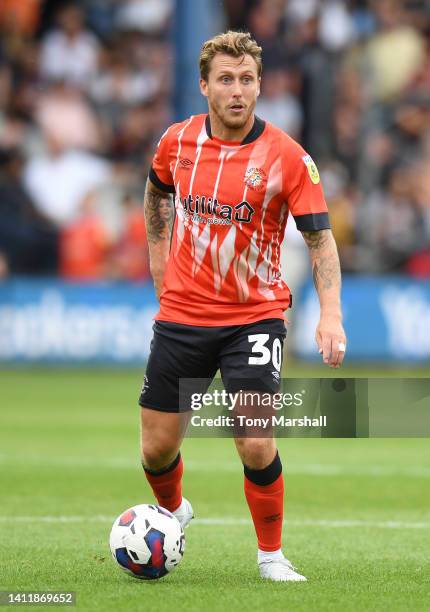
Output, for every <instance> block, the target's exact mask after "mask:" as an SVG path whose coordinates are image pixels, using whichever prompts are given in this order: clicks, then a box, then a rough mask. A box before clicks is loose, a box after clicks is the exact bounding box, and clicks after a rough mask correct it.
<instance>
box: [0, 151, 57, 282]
mask: <svg viewBox="0 0 430 612" xmlns="http://www.w3.org/2000/svg"><path fill="white" fill-rule="evenodd" d="M22 167H23V159H22V156H21V154H20V153H19V151H18V150H17V149H9V150H7V149H3V150H2V151H1V153H0V278H1V277H2V276H3V277H4V276H5V275H6V273H9V274H45V275H49V274H56V273H57V266H58V231H57V229H56V228H55V226H54V225H53V224H52V223H51V222H50V221H49V219H47V218H46V217H44V216H43V215H42V214H41V213H40V212H39V211H38V210H37V209H36V207H35V206H34V203H33V202H32V200H31V198H30V196H29V194H28V193H27V192H26V190H25V188H24V186H23V184H22Z"/></svg>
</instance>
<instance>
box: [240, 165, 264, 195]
mask: <svg viewBox="0 0 430 612" xmlns="http://www.w3.org/2000/svg"><path fill="white" fill-rule="evenodd" d="M266 181H267V176H266V173H265V172H264V170H263V169H262V168H248V170H247V171H246V173H245V177H244V183H245V185H247V186H248V187H250V188H251V189H254V191H260V190H261V189H263V188H264V185H265V183H266Z"/></svg>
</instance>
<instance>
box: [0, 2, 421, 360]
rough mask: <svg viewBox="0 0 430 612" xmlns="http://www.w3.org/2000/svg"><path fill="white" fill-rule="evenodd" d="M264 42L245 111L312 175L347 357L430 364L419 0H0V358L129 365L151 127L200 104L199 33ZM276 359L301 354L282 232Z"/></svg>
mask: <svg viewBox="0 0 430 612" xmlns="http://www.w3.org/2000/svg"><path fill="white" fill-rule="evenodd" d="M227 27H230V28H247V29H249V30H250V31H251V32H252V34H253V35H254V36H255V38H256V39H257V41H258V42H259V43H261V45H262V46H263V49H264V57H263V59H264V74H263V87H262V95H261V97H260V100H259V103H258V107H257V113H258V114H259V115H260V116H261V117H263V118H264V119H267V120H269V121H272V122H273V123H274V124H276V125H277V126H279V127H280V128H282V129H284V130H285V131H286V132H288V133H289V134H291V135H292V136H293V137H294V138H296V139H298V140H299V141H300V142H301V143H302V144H303V146H304V147H305V148H306V149H307V150H308V151H309V152H310V153H311V155H312V156H313V158H314V159H315V161H316V162H317V163H318V165H319V168H320V174H321V176H322V181H323V185H324V188H325V193H326V197H327V200H328V205H329V209H330V213H331V219H332V225H333V230H334V233H335V236H336V240H337V243H338V245H339V251H340V257H341V262H342V268H343V272H344V278H345V282H344V291H343V300H344V310H345V324H346V329H347V333H348V336H349V347H348V360H349V362H350V363H353V362H360V363H362V364H367V363H370V362H378V363H379V364H381V363H382V364H391V365H392V366H393V365H394V366H395V365H396V364H400V363H401V364H402V365H403V368H404V367H405V366H406V367H408V368H409V367H410V368H412V367H415V366H418V365H419V366H420V367H421V368H422V367H424V368H425V367H426V364H428V363H429V362H430V333H429V329H430V5H429V3H428V2H426V1H425V0H378V1H373V0H367V1H366V0H319V1H318V0H224V1H223V2H221V1H215V0H199V1H197V0H178V1H177V2H176V3H175V2H174V1H173V0H121V1H120V0H80V1H78V0H75V1H73V2H70V1H67V2H65V1H63V0H24V1H23V0H2V2H0V33H1V42H0V361H1V363H3V364H4V365H6V364H15V363H20V362H21V363H32V364H34V363H43V362H46V363H55V364H58V363H75V364H88V363H110V364H121V365H141V364H142V363H144V361H145V359H146V357H147V354H148V346H149V340H150V337H151V325H152V322H151V319H152V316H153V314H154V313H155V312H156V309H157V304H156V301H155V298H154V294H153V291H152V284H151V280H150V277H149V269H148V253H147V247H146V240H145V226H144V221H143V217H142V208H141V201H142V194H143V188H144V183H145V179H146V175H147V171H148V167H149V164H150V160H151V156H152V154H153V151H154V146H155V144H156V142H157V140H158V139H159V137H160V135H161V134H162V132H163V131H164V129H165V128H166V126H167V125H169V123H171V122H172V121H174V120H182V119H183V118H184V117H185V116H187V115H188V114H191V113H195V112H204V111H205V104H204V100H203V99H202V98H201V97H200V94H199V93H198V89H197V82H198V71H197V56H198V51H199V48H200V45H201V43H202V42H203V40H205V38H207V37H208V36H211V35H212V34H214V33H216V32H217V31H220V30H223V29H225V28H227ZM283 263H284V274H285V278H286V280H287V282H288V283H289V284H290V286H291V288H292V290H293V294H294V306H295V308H294V311H293V313H292V318H293V325H292V328H291V332H292V333H291V335H290V342H289V347H288V350H289V356H291V358H292V359H296V360H297V359H299V360H302V361H312V360H313V359H315V358H316V357H317V355H316V352H315V344H314V339H313V330H314V324H315V319H316V317H317V313H318V309H317V304H316V298H315V295H314V291H313V288H312V284H311V282H310V275H309V265H308V261H307V252H306V248H305V246H304V243H303V240H302V238H301V236H300V234H299V233H298V232H297V230H296V229H295V227H294V222H292V223H290V224H289V227H288V230H287V236H286V241H285V244H284V246H283Z"/></svg>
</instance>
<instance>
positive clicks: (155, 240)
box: [143, 179, 174, 299]
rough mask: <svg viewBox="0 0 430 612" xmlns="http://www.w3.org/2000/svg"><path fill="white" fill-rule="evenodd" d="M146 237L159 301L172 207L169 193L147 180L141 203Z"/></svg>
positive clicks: (167, 254) (166, 257) (168, 242)
mask: <svg viewBox="0 0 430 612" xmlns="http://www.w3.org/2000/svg"><path fill="white" fill-rule="evenodd" d="M143 207H144V211H145V222H146V235H147V239H148V245H149V264H150V269H151V274H152V278H153V280H154V287H155V292H156V294H157V298H158V299H160V293H161V288H162V286H163V280H164V273H165V271H166V264H167V260H168V259H169V250H170V236H171V233H172V227H173V219H174V206H173V198H172V195H171V194H170V193H164V192H163V191H160V190H159V189H157V187H155V186H154V185H153V184H152V183H151V181H150V180H149V179H148V180H147V182H146V190H145V198H144V201H143Z"/></svg>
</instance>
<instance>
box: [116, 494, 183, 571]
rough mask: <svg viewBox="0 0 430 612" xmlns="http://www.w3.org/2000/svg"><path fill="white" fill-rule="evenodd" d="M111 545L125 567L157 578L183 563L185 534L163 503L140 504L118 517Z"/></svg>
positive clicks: (126, 569)
mask: <svg viewBox="0 0 430 612" xmlns="http://www.w3.org/2000/svg"><path fill="white" fill-rule="evenodd" d="M109 545H110V549H111V552H112V556H113V558H114V560H115V561H116V562H117V564H118V565H119V567H120V568H121V569H122V570H124V571H125V572H127V573H128V574H130V575H131V576H135V577H136V578H141V579H142V580H156V579H157V578H162V577H163V576H166V574H168V573H169V572H172V571H173V570H174V569H175V568H176V567H177V565H178V564H179V563H180V561H181V559H182V556H183V554H184V549H185V536H184V532H183V529H182V527H181V525H180V523H179V521H178V520H177V518H176V517H175V516H173V514H172V513H171V512H169V511H168V510H166V509H165V508H162V507H161V506H155V505H151V504H140V505H138V506H133V507H132V508H129V509H128V510H126V511H125V512H123V513H122V514H121V515H120V516H119V517H118V518H117V519H116V520H115V522H114V524H113V526H112V530H111V533H110V538H109Z"/></svg>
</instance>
